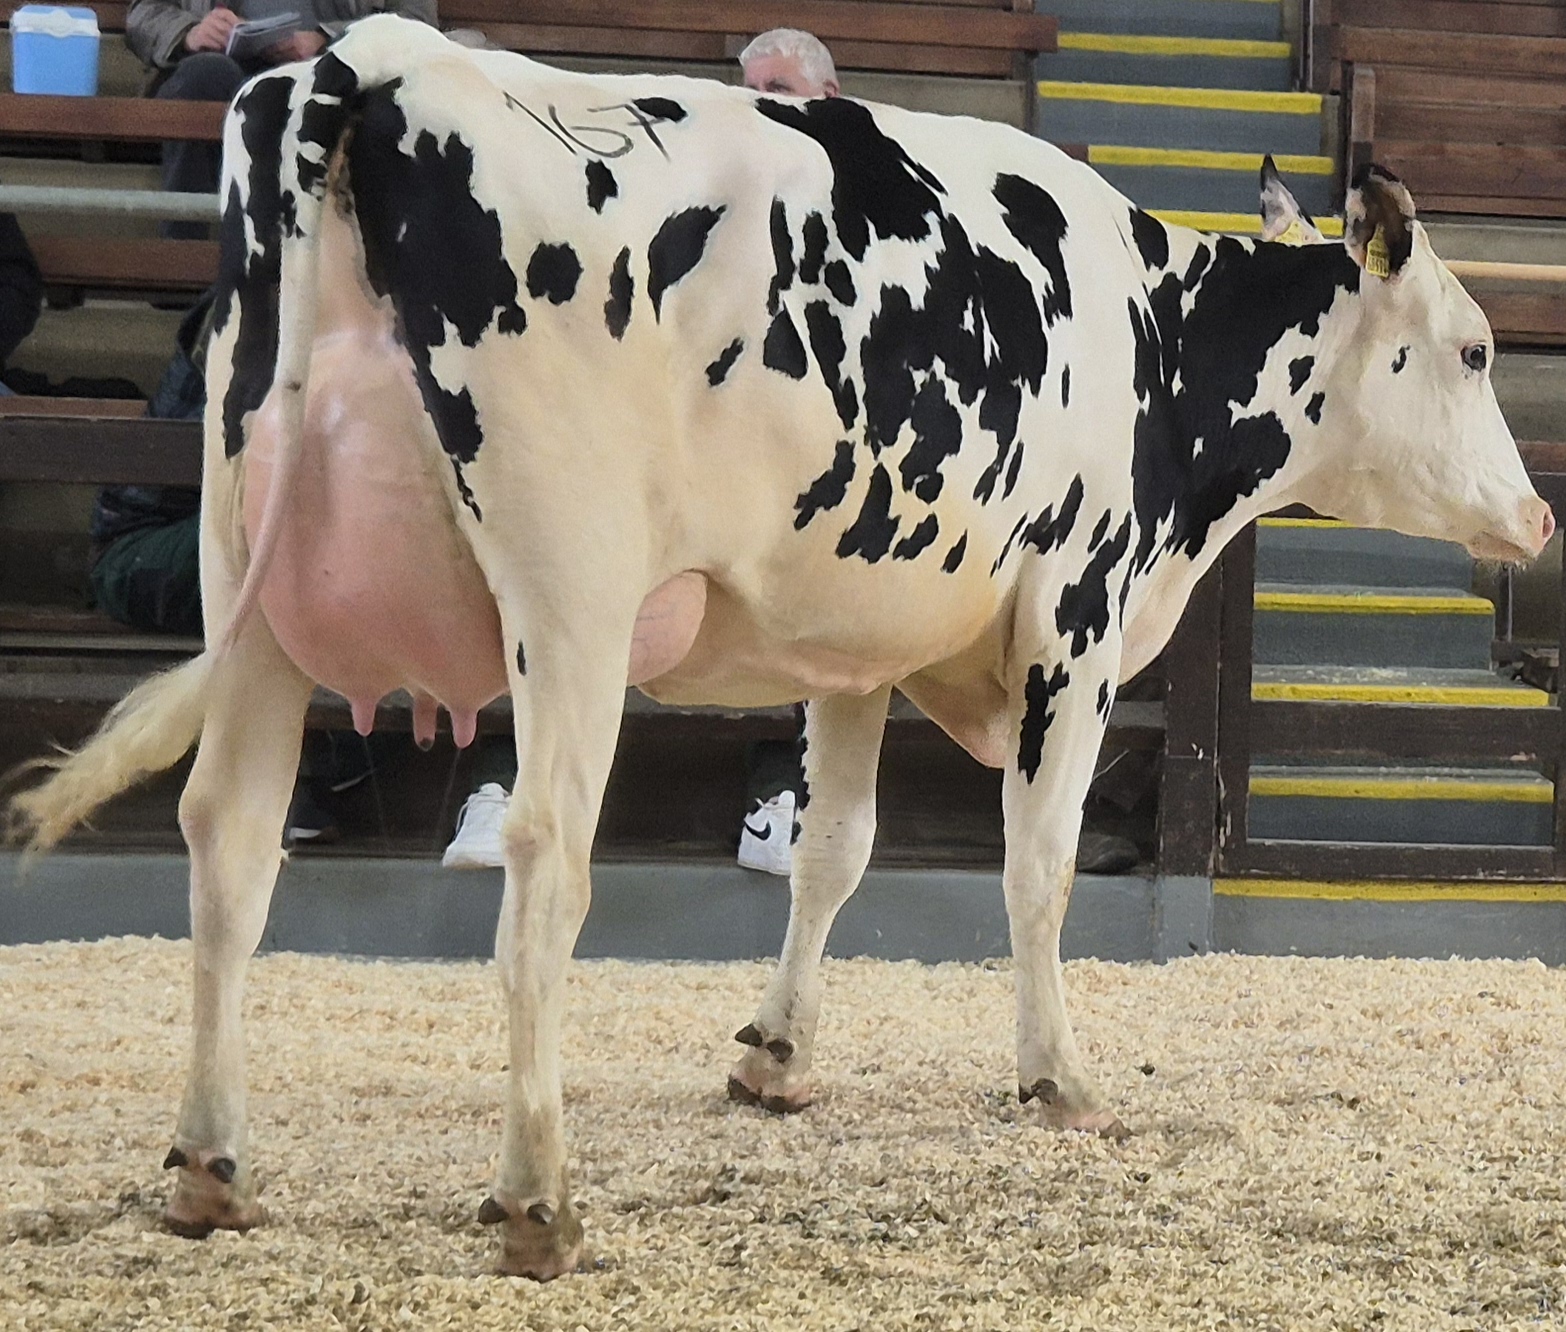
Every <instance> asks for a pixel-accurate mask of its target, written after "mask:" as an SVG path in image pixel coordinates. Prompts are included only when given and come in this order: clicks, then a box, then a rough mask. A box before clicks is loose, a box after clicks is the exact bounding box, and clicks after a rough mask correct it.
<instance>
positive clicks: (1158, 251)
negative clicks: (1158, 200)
mask: <svg viewBox="0 0 1566 1332" xmlns="http://www.w3.org/2000/svg"><path fill="white" fill-rule="evenodd" d="M1131 237H1132V239H1133V240H1135V241H1136V248H1137V253H1138V254H1140V255H1141V256H1142V262H1143V263H1144V264H1145V265H1146V266H1147V268H1148V270H1149V271H1151V272H1157V271H1158V270H1160V269H1163V268H1166V267H1167V266H1168V264H1169V233H1168V232H1167V231H1165V230H1164V224H1163V223H1162V222H1160V221H1159V220H1158V219H1157V218H1156V217H1154V216H1153V215H1152V214H1151V213H1144V212H1143V211H1142V210H1141V209H1140V208H1133V209H1132V210H1131Z"/></svg>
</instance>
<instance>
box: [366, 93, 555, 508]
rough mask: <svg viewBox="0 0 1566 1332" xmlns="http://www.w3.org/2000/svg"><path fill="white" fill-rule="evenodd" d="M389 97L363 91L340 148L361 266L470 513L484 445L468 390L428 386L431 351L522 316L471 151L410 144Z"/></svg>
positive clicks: (447, 144)
mask: <svg viewBox="0 0 1566 1332" xmlns="http://www.w3.org/2000/svg"><path fill="white" fill-rule="evenodd" d="M396 93H397V85H396V84H388V85H386V86H383V87H380V88H376V89H374V90H372V91H371V92H369V93H367V94H365V95H364V97H363V99H362V103H361V105H362V113H361V118H360V122H359V126H358V128H357V130H356V131H355V132H354V134H353V136H352V138H351V139H350V140H349V143H348V166H349V177H350V181H351V187H352V191H353V198H354V205H355V213H356V215H357V217H358V221H359V230H360V234H361V235H362V236H363V239H364V254H365V269H366V272H367V274H368V277H369V280H370V285H371V286H372V287H373V288H374V290H375V291H376V292H377V293H378V294H380V295H382V296H390V298H391V300H392V304H393V306H394V308H395V310H396V312H397V319H398V324H399V329H400V332H401V334H402V338H403V341H404V342H405V344H406V345H407V348H408V352H409V355H410V357H411V359H412V361H413V368H414V377H415V379H416V381H417V383H418V385H419V392H420V394H421V396H422V397H423V399H424V405H425V408H426V410H427V411H428V412H429V413H430V416H431V418H432V419H433V421H434V423H435V428H436V431H437V433H438V434H439V436H440V441H441V445H442V447H443V448H444V449H445V450H446V452H447V453H448V454H449V455H450V456H451V459H452V463H453V466H454V467H455V468H456V469H457V479H458V484H459V489H461V491H462V494H463V498H464V500H465V501H466V502H467V504H468V506H469V508H471V509H472V510H473V512H474V514H475V516H477V515H478V506H477V505H476V504H475V503H474V501H473V499H472V496H471V495H470V494H469V493H468V490H467V486H466V482H465V481H464V480H463V478H462V466H463V465H464V464H466V463H469V462H472V461H473V459H474V458H475V457H476V456H477V455H478V450H479V447H480V445H481V444H482V442H483V435H482V433H481V431H480V427H479V421H478V413H477V410H476V408H475V406H474V404H473V400H472V397H471V396H470V394H469V392H468V389H467V388H466V386H464V387H462V388H460V389H458V390H456V391H453V390H451V389H448V388H445V387H443V386H442V385H441V384H440V383H439V382H438V381H437V380H436V378H435V375H434V372H433V370H432V369H431V352H432V350H433V349H434V348H436V347H441V346H444V345H445V344H446V341H447V338H448V336H450V335H451V334H452V333H454V334H455V336H456V338H457V339H458V340H459V341H460V342H461V343H462V345H463V346H466V347H476V346H477V345H478V344H479V341H480V339H481V338H482V337H483V336H484V334H485V333H486V332H487V331H488V330H489V329H490V328H491V327H496V326H498V328H499V329H500V331H502V332H512V333H515V332H520V331H521V330H522V329H524V328H526V326H527V320H526V316H525V315H524V314H523V312H522V310H521V307H520V306H519V305H518V304H517V296H518V284H517V278H516V274H515V273H514V272H512V270H511V267H510V265H509V264H507V262H506V259H505V254H504V251H503V249H502V246H501V240H502V237H501V230H500V219H499V217H498V215H497V214H496V213H495V212H494V210H492V209H488V208H485V207H484V206H483V205H482V204H481V203H480V202H479V201H478V200H477V199H476V198H474V196H473V150H472V148H471V147H470V146H469V145H468V144H466V143H465V142H464V141H463V140H462V138H461V137H460V136H459V135H457V134H455V133H453V134H448V135H447V136H446V138H445V139H444V140H441V139H440V138H438V137H437V136H436V135H435V134H434V133H432V132H431V131H429V130H420V131H418V132H417V133H416V134H414V135H412V136H411V143H409V138H410V136H409V133H408V123H407V118H406V116H405V115H404V113H403V110H402V108H401V107H400V106H399V105H398V103H397V100H396ZM405 143H409V146H408V147H407V148H406V149H405V148H404V144H405Z"/></svg>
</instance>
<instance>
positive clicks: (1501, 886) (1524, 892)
mask: <svg viewBox="0 0 1566 1332" xmlns="http://www.w3.org/2000/svg"><path fill="white" fill-rule="evenodd" d="M1213 894H1214V896H1216V897H1264V898H1265V897H1274V898H1289V899H1293V900H1296V901H1298V900H1307V901H1320V902H1566V883H1431V882H1425V883H1412V882H1408V883H1405V882H1399V881H1395V880H1392V881H1386V882H1375V881H1368V882H1367V881H1357V882H1338V883H1325V882H1316V881H1312V880H1306V879H1214V880H1213Z"/></svg>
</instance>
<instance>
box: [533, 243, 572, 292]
mask: <svg viewBox="0 0 1566 1332" xmlns="http://www.w3.org/2000/svg"><path fill="white" fill-rule="evenodd" d="M581 276H582V261H581V260H580V259H578V258H577V257H576V251H575V250H573V249H572V248H571V247H570V246H569V245H567V244H564V243H563V242H562V243H561V244H559V245H548V244H543V243H541V244H540V245H539V246H538V248H537V249H536V250H534V251H533V257H532V258H531V259H529V260H528V261H527V294H528V295H529V296H531V297H532V298H533V299H534V300H540V299H544V300H547V301H548V302H549V303H550V304H551V305H564V304H565V303H566V302H567V301H568V300H570V299H571V298H572V297H573V296H575V295H576V284H577V280H578V279H579V278H580V277H581Z"/></svg>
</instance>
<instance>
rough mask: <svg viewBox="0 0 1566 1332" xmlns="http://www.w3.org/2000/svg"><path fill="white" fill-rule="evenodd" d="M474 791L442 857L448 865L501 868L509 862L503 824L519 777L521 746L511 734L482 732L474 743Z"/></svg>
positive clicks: (454, 866)
mask: <svg viewBox="0 0 1566 1332" xmlns="http://www.w3.org/2000/svg"><path fill="white" fill-rule="evenodd" d="M474 749H475V751H476V752H475V761H474V764H473V784H472V790H471V794H470V795H469V796H468V798H467V799H466V800H465V801H463V803H462V808H461V810H459V811H458V813H457V828H456V832H455V833H453V835H452V838H451V844H450V845H449V846H447V848H446V852H445V854H444V855H443V856H442V857H441V862H440V863H441V864H442V865H443V866H445V867H446V868H447V869H499V868H501V867H502V866H504V865H505V863H506V860H505V848H504V844H503V843H502V841H501V825H502V823H503V822H504V821H505V817H506V801H507V799H508V798H509V792H510V790H511V788H512V787H513V786H515V785H516V780H517V747H516V743H515V741H514V740H513V739H512V738H511V737H510V736H507V735H486V736H480V737H479V740H478V743H477V744H476V745H475V746H474Z"/></svg>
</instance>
